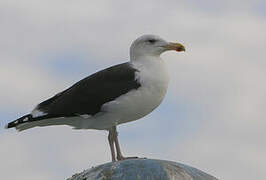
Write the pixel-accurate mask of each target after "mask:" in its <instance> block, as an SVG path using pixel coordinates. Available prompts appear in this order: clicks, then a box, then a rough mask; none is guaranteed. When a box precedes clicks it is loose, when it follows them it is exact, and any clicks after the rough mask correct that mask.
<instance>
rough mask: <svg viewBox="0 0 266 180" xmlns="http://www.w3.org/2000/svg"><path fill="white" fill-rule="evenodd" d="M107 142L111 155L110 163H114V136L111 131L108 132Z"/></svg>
mask: <svg viewBox="0 0 266 180" xmlns="http://www.w3.org/2000/svg"><path fill="white" fill-rule="evenodd" d="M108 141H109V145H110V149H111V154H112V162H115V161H116V159H115V147H114V135H113V132H112V130H109V134H108Z"/></svg>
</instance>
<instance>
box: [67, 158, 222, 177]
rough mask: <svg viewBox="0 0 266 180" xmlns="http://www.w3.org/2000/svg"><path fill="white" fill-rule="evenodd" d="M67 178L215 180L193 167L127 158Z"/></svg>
mask: <svg viewBox="0 0 266 180" xmlns="http://www.w3.org/2000/svg"><path fill="white" fill-rule="evenodd" d="M68 180H217V178H215V177H213V176H211V175H209V174H206V173H204V172H202V171H200V170H198V169H195V168H193V167H190V166H187V165H184V164H180V163H176V162H171V161H164V160H154V159H128V160H124V161H118V162H110V163H106V164H103V165H99V166H97V167H93V168H91V169H88V170H85V171H83V172H81V173H78V174H75V175H73V176H72V177H71V178H69V179H68Z"/></svg>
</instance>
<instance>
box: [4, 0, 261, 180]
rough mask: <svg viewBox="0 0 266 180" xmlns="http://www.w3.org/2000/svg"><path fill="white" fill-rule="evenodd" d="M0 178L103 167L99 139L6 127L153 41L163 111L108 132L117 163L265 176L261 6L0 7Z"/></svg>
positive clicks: (37, 2)
mask: <svg viewBox="0 0 266 180" xmlns="http://www.w3.org/2000/svg"><path fill="white" fill-rule="evenodd" d="M0 27H1V28H0V39H1V40H0V52H1V53H0V100H1V101H0V126H1V130H0V143H1V148H0V159H1V162H0V169H1V173H0V178H1V179H14V180H18V179H21V178H23V179H28V180H33V179H34V180H35V179H38V180H42V179H43V180H46V179H66V178H68V177H71V176H72V175H73V174H74V173H77V172H81V171H82V170H84V169H87V168H90V167H92V166H97V165H100V164H103V163H106V162H109V161H110V160H111V155H110V152H109V147H108V141H107V132H105V131H96V130H73V129H71V127H67V126H57V127H45V128H34V129H30V130H27V131H24V132H20V133H18V132H16V131H15V130H13V129H8V130H6V129H4V128H3V127H4V125H5V124H6V123H8V122H10V121H12V120H14V119H16V118H18V117H20V116H22V115H24V114H26V113H29V112H30V111H31V110H32V109H33V108H34V107H35V106H36V105H37V104H38V103H39V102H41V101H43V100H45V99H47V98H49V97H51V96H53V95H54V94H56V93H58V92H60V91H62V90H64V89H66V88H68V87H69V86H71V85H72V84H73V83H75V82H77V81H79V80H80V79H82V78H84V77H86V76H88V75H90V74H92V73H94V72H96V71H98V70H101V69H103V68H106V67H109V66H111V65H114V64H119V63H122V62H125V61H128V60H129V53H128V51H129V46H130V44H131V43H132V41H133V40H134V39H136V38H137V37H139V36H141V35H143V34H156V35H159V36H161V37H162V38H164V39H166V40H168V41H171V42H180V43H183V44H184V45H185V46H186V50H187V51H186V52H185V53H176V52H167V53H165V54H163V55H162V58H163V59H164V60H165V61H167V65H168V69H169V75H170V79H171V80H170V85H169V88H168V93H167V95H166V98H165V100H164V101H163V103H162V104H161V105H160V106H159V107H158V108H157V109H156V110H155V111H154V112H152V113H151V114H149V115H148V116H146V117H144V118H142V119H141V120H138V121H135V122H131V123H127V124H124V125H121V126H119V127H118V131H119V138H120V143H121V146H122V150H123V152H124V154H125V155H128V156H139V157H147V158H153V159H165V160H171V161H177V162H180V163H184V164H187V165H190V166H193V167H196V168H198V169H200V170H203V171H205V172H207V173H209V174H212V175H214V176H216V177H217V178H219V179H226V180H235V179H243V180H249V179H256V180H263V179H265V176H266V141H265V136H266V131H265V127H266V111H265V109H266V93H265V92H266V84H265V77H266V61H265V59H266V55H265V47H266V3H265V1H262V0H253V1H251V0H241V1H240V0H221V1H211V0H202V1H196V0H189V1H185V0H168V1H163V0H155V1H151V0H147V1H141V0H135V1H130V2H128V1H122V0H117V1H107V0H97V1H94V0H92V1H85V0H75V1H74V0H69V1H63V0H46V1H41V0H27V1H18V0H0Z"/></svg>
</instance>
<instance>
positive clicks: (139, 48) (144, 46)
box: [130, 35, 185, 61]
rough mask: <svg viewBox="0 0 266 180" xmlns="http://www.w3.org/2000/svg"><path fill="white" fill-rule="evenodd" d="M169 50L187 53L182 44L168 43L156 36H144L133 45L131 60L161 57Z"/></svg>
mask: <svg viewBox="0 0 266 180" xmlns="http://www.w3.org/2000/svg"><path fill="white" fill-rule="evenodd" d="M168 50H175V51H178V52H179V51H185V47H184V46H183V45H182V44H180V43H171V42H167V41H165V40H164V39H162V38H160V37H159V36H156V35H143V36H141V37H139V38H138V39H136V40H135V41H134V42H133V43H132V45H131V47H130V60H131V61H132V60H137V59H139V58H141V57H145V56H146V57H147V56H155V57H156V56H157V57H159V56H160V55H161V54H162V53H163V52H165V51H168Z"/></svg>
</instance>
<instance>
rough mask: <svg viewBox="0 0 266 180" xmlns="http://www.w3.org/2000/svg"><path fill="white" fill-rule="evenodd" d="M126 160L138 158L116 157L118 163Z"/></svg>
mask: <svg viewBox="0 0 266 180" xmlns="http://www.w3.org/2000/svg"><path fill="white" fill-rule="evenodd" d="M126 159H138V157H137V156H133V157H124V156H117V160H118V161H123V160H126Z"/></svg>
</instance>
